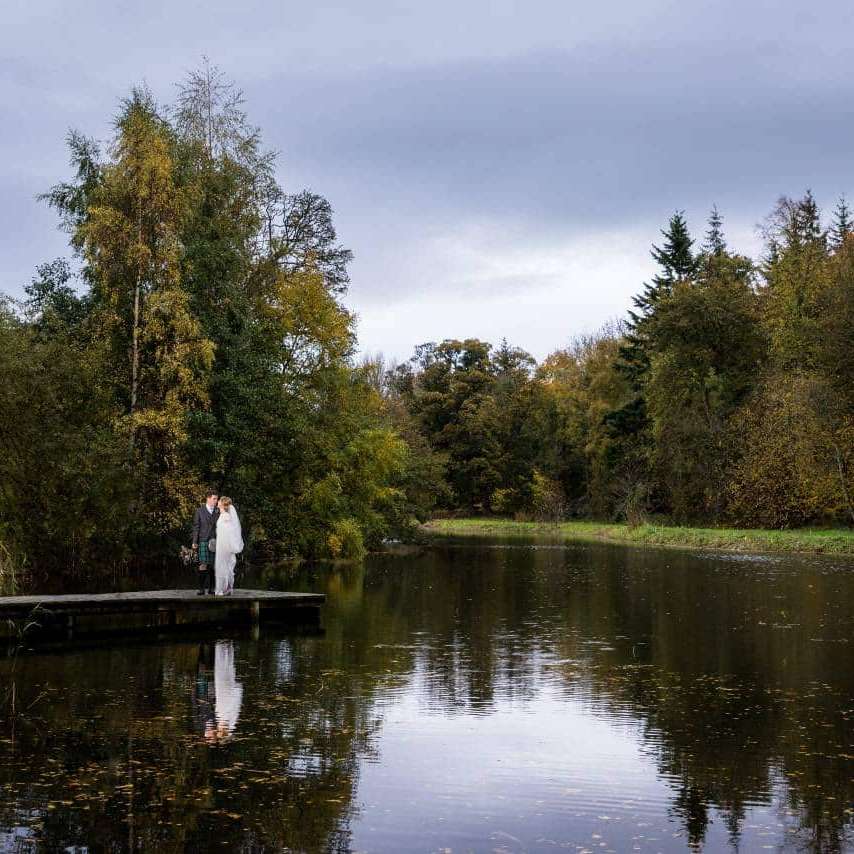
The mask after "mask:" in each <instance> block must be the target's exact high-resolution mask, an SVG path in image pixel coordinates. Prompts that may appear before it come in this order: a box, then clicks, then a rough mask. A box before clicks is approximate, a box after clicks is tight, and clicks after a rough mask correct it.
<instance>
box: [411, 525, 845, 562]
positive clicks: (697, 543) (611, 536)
mask: <svg viewBox="0 0 854 854" xmlns="http://www.w3.org/2000/svg"><path fill="white" fill-rule="evenodd" d="M422 530H423V531H424V532H425V533H426V534H428V535H433V536H437V535H438V536H454V537H460V536H462V537H465V536H472V537H477V536H482V537H485V536H495V537H531V536H548V537H551V538H559V539H562V540H567V541H569V540H606V541H611V542H620V543H628V544H631V545H649V546H682V547H686V548H699V549H719V550H724V551H738V552H793V553H797V552H802V553H812V554H838V555H848V556H851V557H854V531H850V530H838V529H828V530H819V529H812V528H802V529H799V530H793V531H768V530H739V529H737V528H683V527H678V526H669V525H640V526H638V527H636V528H630V527H629V526H628V525H620V524H611V523H607V522H561V523H560V524H557V525H553V524H548V523H540V522H516V521H513V520H511V519H435V520H433V521H432V522H428V523H427V524H426V525H423V526H422Z"/></svg>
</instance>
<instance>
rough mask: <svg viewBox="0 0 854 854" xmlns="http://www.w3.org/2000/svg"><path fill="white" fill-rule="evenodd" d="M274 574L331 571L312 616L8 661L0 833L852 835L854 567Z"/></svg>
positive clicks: (657, 844)
mask: <svg viewBox="0 0 854 854" xmlns="http://www.w3.org/2000/svg"><path fill="white" fill-rule="evenodd" d="M259 583H267V584H269V585H271V586H279V587H282V588H296V587H303V588H304V589H319V590H322V591H324V592H327V593H328V595H329V602H328V605H327V608H326V611H327V613H326V615H325V619H324V623H325V634H324V635H323V636H285V635H281V634H276V633H274V632H270V631H265V632H264V633H262V635H261V637H260V638H258V639H254V640H253V639H251V638H249V637H238V638H218V639H215V643H209V642H203V643H201V644H199V643H198V642H188V641H175V642H171V643H169V644H160V645H145V644H132V645H124V646H115V647H113V648H109V647H107V648H104V647H100V648H98V649H96V650H69V651H66V652H63V653H62V654H52V655H46V654H31V655H25V656H22V657H19V658H18V659H17V661H16V662H15V663H14V670H13V669H12V664H11V663H10V662H9V661H7V662H4V663H3V664H2V665H0V666H2V667H4V668H5V670H2V671H0V673H2V675H3V678H5V679H7V680H14V682H15V685H16V711H15V713H14V714H12V713H11V710H10V709H9V708H8V704H7V709H6V714H5V718H4V721H5V729H4V732H3V738H2V740H0V787H2V788H1V789H0V791H2V806H0V834H5V835H0V851H3V850H30V849H32V850H57V849H62V848H65V847H68V846H73V845H78V846H83V845H90V846H91V845H93V844H94V843H95V842H96V840H97V841H98V842H97V844H95V847H96V848H97V847H98V846H99V845H103V847H109V848H110V850H116V851H119V850H150V849H151V848H155V847H157V848H163V849H166V850H175V851H178V850H210V849H212V848H220V849H222V850H231V849H232V848H234V849H239V850H245V851H267V850H282V849H283V848H284V849H286V850H299V851H327V850H332V851H394V852H405V851H436V850H441V849H450V850H452V851H554V850H565V849H567V848H568V850H585V849H586V850H590V851H592V850H596V851H608V850H613V851H632V850H641V851H646V850H650V851H684V850H686V848H690V847H694V848H699V847H700V846H704V848H705V850H708V851H716V850H734V849H740V850H758V849H761V848H763V847H766V846H772V847H774V848H776V849H778V850H813V851H831V852H832V851H845V850H850V849H851V847H852V841H851V832H852V819H854V815H852V804H854V781H852V778H854V774H852V770H854V764H852V763H854V760H852V756H854V744H852V741H854V736H852V731H854V727H852V716H854V711H852V709H854V662H852V656H851V650H850V643H849V640H850V638H851V637H852V628H854V622H853V621H852V620H854V618H852V607H851V606H852V604H854V575H852V574H851V573H850V570H846V568H844V567H837V566H834V565H833V564H832V563H831V562H828V561H821V560H811V561H810V562H809V563H803V562H798V561H792V560H788V559H780V560H775V561H773V562H770V561H749V560H748V561H744V560H742V561H732V560H722V559H717V558H715V557H709V556H692V555H688V554H684V553H678V552H648V551H647V552H643V551H633V550H630V549H620V548H612V547H606V546H601V547H589V546H584V547H579V548H574V549H569V550H558V549H517V548H501V549H482V548H481V549H479V548H471V547H470V546H469V547H466V548H462V549H456V548H449V549H444V550H439V551H436V552H432V553H427V554H424V555H422V556H420V557H418V558H407V559H406V560H401V559H375V560H373V561H372V562H371V564H369V565H368V567H366V568H351V569H346V570H340V569H337V570H330V571H324V572H320V571H313V572H310V573H308V574H305V575H300V576H290V577H289V576H286V575H282V574H280V573H277V572H275V571H274V570H272V569H271V570H268V571H266V572H265V573H264V574H263V577H262V578H261V579H259ZM34 768H35V769H37V771H36V772H35V773H34V772H33V769H34ZM21 840H24V841H23V842H22V841H21ZM15 846H17V847H15Z"/></svg>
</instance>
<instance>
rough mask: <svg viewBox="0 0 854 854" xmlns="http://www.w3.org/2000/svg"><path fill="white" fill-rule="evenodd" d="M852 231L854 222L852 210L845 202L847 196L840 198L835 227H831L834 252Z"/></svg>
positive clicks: (835, 213)
mask: <svg viewBox="0 0 854 854" xmlns="http://www.w3.org/2000/svg"><path fill="white" fill-rule="evenodd" d="M852 231H854V221H852V219H851V210H850V208H849V207H848V203H847V202H846V201H845V196H840V197H839V202H838V203H837V205H836V210H835V211H834V215H833V225H832V226H831V227H830V246H831V248H832V249H833V250H834V251H836V250H838V249H839V248H840V247H841V246H842V244H843V243H844V242H845V238H846V237H847V236H848V235H849V234H851V232H852Z"/></svg>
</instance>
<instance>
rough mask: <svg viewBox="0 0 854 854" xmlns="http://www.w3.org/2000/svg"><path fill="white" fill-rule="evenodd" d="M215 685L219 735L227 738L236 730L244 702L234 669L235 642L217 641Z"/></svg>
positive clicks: (241, 688) (241, 687)
mask: <svg viewBox="0 0 854 854" xmlns="http://www.w3.org/2000/svg"><path fill="white" fill-rule="evenodd" d="M214 685H215V688H216V726H217V735H218V736H219V737H220V738H226V737H228V736H229V735H231V734H232V733H233V732H234V728H235V727H236V726H237V719H238V718H239V717H240V706H241V704H242V702H243V686H242V685H241V684H240V683H239V682H238V681H237V674H236V672H235V669H234V644H233V643H232V642H231V641H217V643H216V657H215V659H214Z"/></svg>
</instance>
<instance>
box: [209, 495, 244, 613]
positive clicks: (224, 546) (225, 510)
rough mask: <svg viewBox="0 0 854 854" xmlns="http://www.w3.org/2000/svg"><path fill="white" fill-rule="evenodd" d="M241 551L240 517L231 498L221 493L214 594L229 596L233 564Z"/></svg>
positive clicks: (232, 584)
mask: <svg viewBox="0 0 854 854" xmlns="http://www.w3.org/2000/svg"><path fill="white" fill-rule="evenodd" d="M242 551H243V531H242V530H241V528H240V517H239V516H238V515H237V509H236V508H235V506H234V505H233V504H232V503H231V499H230V498H228V497H227V496H225V495H223V497H222V498H220V500H219V519H217V523H216V560H215V561H214V571H215V574H216V595H217V596H230V595H231V591H232V590H233V589H234V565H235V564H236V563H237V556H238V555H239V554H240V553H241V552H242Z"/></svg>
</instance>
